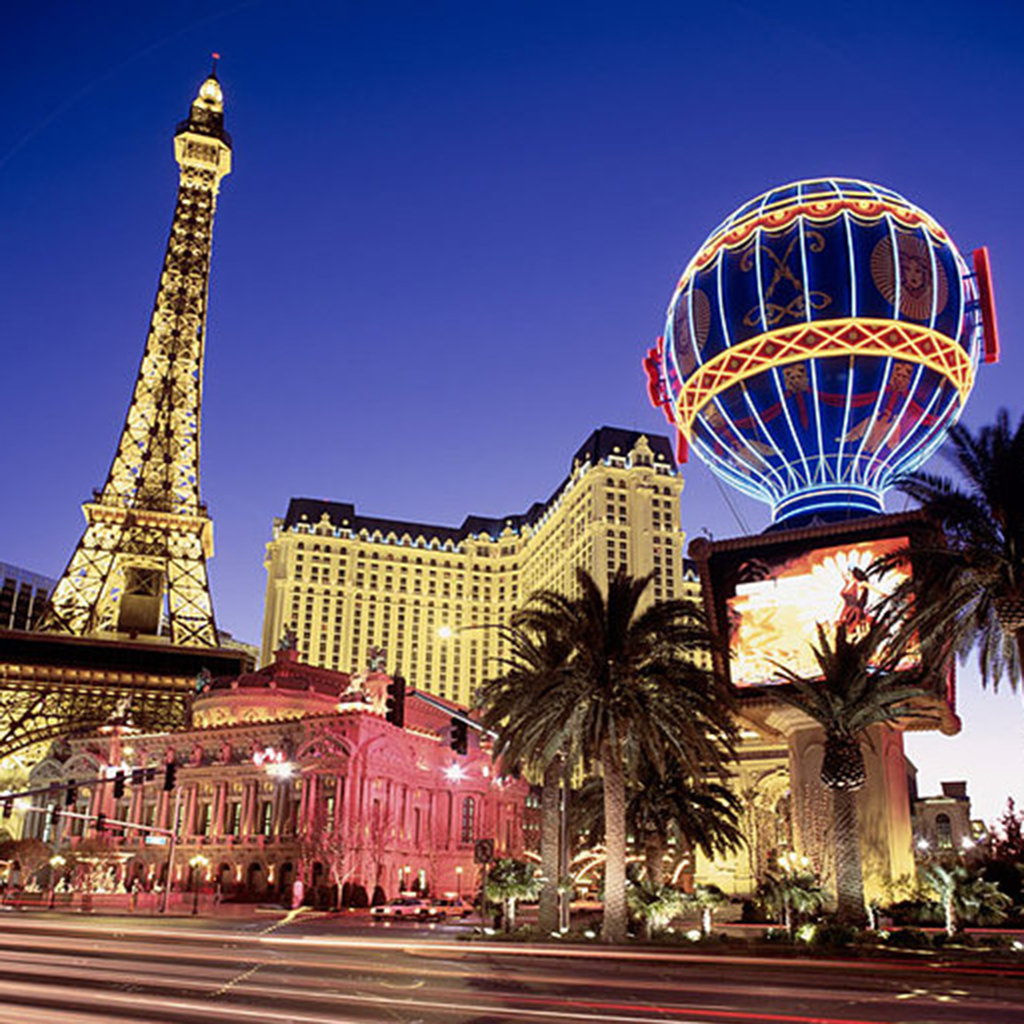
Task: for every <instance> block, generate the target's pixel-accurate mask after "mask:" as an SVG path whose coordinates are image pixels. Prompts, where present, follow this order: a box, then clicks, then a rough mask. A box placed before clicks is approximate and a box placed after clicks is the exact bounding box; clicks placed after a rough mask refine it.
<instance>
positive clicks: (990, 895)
mask: <svg viewBox="0 0 1024 1024" xmlns="http://www.w3.org/2000/svg"><path fill="white" fill-rule="evenodd" d="M922 877H923V880H924V882H925V884H927V885H928V886H929V887H931V889H933V890H934V892H935V894H936V896H938V898H939V903H940V904H941V906H942V913H943V917H944V918H945V927H946V934H947V935H950V936H952V935H955V934H956V932H957V930H958V929H959V928H960V927H961V926H962V923H963V924H966V923H975V924H1000V923H1002V922H1003V921H1005V920H1006V916H1007V911H1008V910H1009V908H1010V907H1011V906H1012V904H1013V900H1011V899H1010V897H1009V896H1007V895H1006V894H1005V893H1002V892H1000V891H999V886H997V885H996V884H995V883H994V882H988V881H986V880H985V879H984V878H982V877H981V876H980V875H978V874H976V873H974V872H971V871H968V870H967V868H965V867H964V866H963V865H962V864H957V865H954V866H951V867H950V866H947V865H944V864H940V863H937V862H936V863H934V864H929V865H928V867H926V868H925V869H924V871H923V873H922Z"/></svg>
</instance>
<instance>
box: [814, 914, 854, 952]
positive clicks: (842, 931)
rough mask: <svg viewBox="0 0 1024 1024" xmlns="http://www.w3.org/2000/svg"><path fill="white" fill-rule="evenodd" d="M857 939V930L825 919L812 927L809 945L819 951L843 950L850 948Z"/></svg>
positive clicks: (831, 919) (851, 926)
mask: <svg viewBox="0 0 1024 1024" xmlns="http://www.w3.org/2000/svg"><path fill="white" fill-rule="evenodd" d="M858 938H860V930H859V929H858V928H855V927H853V925H849V924H842V923H841V922H839V921H837V920H836V919H835V918H825V919H823V920H822V921H819V922H818V923H817V924H816V925H815V926H814V931H813V932H812V933H811V942H810V944H811V945H812V946H815V947H817V948H819V949H843V948H845V947H847V946H852V945H853V944H854V943H855V942H856V941H857V939H858Z"/></svg>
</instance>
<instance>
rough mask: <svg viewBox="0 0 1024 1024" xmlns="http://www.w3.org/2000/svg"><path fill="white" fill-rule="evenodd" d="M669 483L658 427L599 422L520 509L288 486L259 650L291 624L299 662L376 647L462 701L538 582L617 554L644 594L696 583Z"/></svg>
mask: <svg viewBox="0 0 1024 1024" xmlns="http://www.w3.org/2000/svg"><path fill="white" fill-rule="evenodd" d="M682 489H683V480H682V476H681V475H680V474H679V472H678V470H677V468H676V464H675V460H674V458H673V455H672V449H671V446H670V444H669V441H668V439H667V438H664V437H660V436H657V435H650V434H647V435H645V434H642V433H640V432H637V431H630V430H624V429H620V428H615V427H601V428H600V429H598V430H595V431H594V432H593V433H592V434H591V435H590V436H589V437H588V438H587V440H586V441H585V442H584V443H583V444H582V445H581V446H580V448H579V449H578V450H577V451H576V452H575V454H574V455H573V457H572V459H571V460H570V468H569V473H568V475H567V476H566V478H565V479H564V480H563V481H562V482H561V484H559V485H558V487H557V488H556V489H555V491H554V493H553V494H552V496H551V497H550V498H549V499H548V500H547V501H545V502H537V503H535V504H534V505H532V506H531V507H530V508H529V509H528V510H527V511H526V512H523V513H516V514H513V515H509V516H503V517H496V518H487V517H483V516H473V515H471V516H468V517H467V518H466V519H465V520H464V521H463V523H462V525H461V526H459V527H455V528H453V527H445V526H436V525H428V524H423V523H413V522H401V521H396V520H388V519H380V518H374V517H371V516H364V515H362V514H359V513H357V512H356V509H355V506H354V505H352V504H348V503H344V502H333V501H319V500H313V499H308V498H293V499H292V500H291V502H290V503H289V505H288V511H287V513H286V515H285V516H284V518H282V519H276V520H275V521H274V526H273V537H272V539H271V541H270V542H269V543H268V545H267V555H266V562H265V564H266V568H267V592H266V602H265V605H264V619H263V638H262V652H261V653H262V657H261V662H262V663H263V664H266V663H267V662H268V661H269V660H270V659H271V656H272V652H273V651H274V649H275V648H276V646H277V644H278V641H279V640H280V638H281V636H282V635H283V634H284V632H285V631H286V630H287V629H293V630H294V631H295V634H296V637H297V643H298V649H299V651H300V654H301V657H302V658H303V659H304V660H306V661H308V662H309V663H310V664H313V665H319V666H322V667H324V668H329V669H333V670H335V671H342V672H347V671H355V670H357V669H359V668H360V667H362V665H363V664H364V661H365V658H366V652H367V651H368V650H369V649H370V648H373V647H380V648H384V649H385V650H386V652H387V666H388V668H389V670H393V671H399V672H401V673H402V674H403V675H404V676H405V677H406V678H407V679H408V680H409V682H410V683H411V684H412V685H413V686H416V687H419V688H421V689H425V690H428V691H430V692H432V693H435V694H436V695H437V696H440V697H444V698H446V699H449V700H454V701H457V702H459V703H462V704H469V703H471V700H472V694H473V690H474V688H475V687H476V686H477V685H478V684H479V683H480V682H481V681H483V680H484V679H485V678H487V676H488V675H489V674H491V673H493V672H494V670H495V666H496V660H495V659H497V658H499V657H500V656H501V655H502V654H503V653H504V648H503V644H502V639H501V637H500V634H499V631H498V630H497V629H495V628H494V627H496V626H500V625H505V624H507V623H508V621H509V618H510V616H511V615H512V613H513V612H514V611H515V610H516V609H517V608H519V607H520V606H521V605H522V604H523V603H525V601H526V600H527V599H528V598H529V596H530V595H531V594H532V593H534V592H536V591H538V590H542V589H553V590H556V591H559V592H561V593H564V594H572V593H573V591H574V587H575V571H576V569H577V568H583V569H585V570H587V571H588V572H589V573H590V574H591V575H592V576H593V577H594V578H595V579H597V580H605V579H607V577H608V576H609V575H610V574H612V573H613V572H615V570H616V569H617V568H618V567H619V566H620V565H624V566H625V567H626V569H627V570H628V571H629V572H630V573H632V574H633V575H642V574H644V573H648V572H651V571H656V572H657V576H656V578H655V581H654V583H653V584H652V586H651V587H650V589H649V591H648V598H647V600H648V601H653V600H663V599H669V598H674V597H679V596H682V595H683V594H684V593H689V594H693V595H696V594H697V593H698V590H697V585H696V579H695V577H694V576H692V575H689V576H688V575H687V574H686V573H685V571H684V563H683V544H684V535H683V533H682V531H681V529H680V523H679V517H680V494H681V492H682Z"/></svg>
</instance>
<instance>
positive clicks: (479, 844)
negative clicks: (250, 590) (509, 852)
mask: <svg viewBox="0 0 1024 1024" xmlns="http://www.w3.org/2000/svg"><path fill="white" fill-rule="evenodd" d="M473 860H474V862H475V863H477V864H490V863H491V861H492V860H494V840H493V839H478V840H477V841H476V844H475V845H474V847H473Z"/></svg>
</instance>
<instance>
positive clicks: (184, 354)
mask: <svg viewBox="0 0 1024 1024" xmlns="http://www.w3.org/2000/svg"><path fill="white" fill-rule="evenodd" d="M215 61H216V58H215ZM174 156H175V159H176V161H177V163H178V166H179V168H180V183H179V186H178V198H177V204H176V206H175V209H174V219H173V222H172V224H171V233H170V238H169V240H168V243H167V251H166V254H165V256H164V262H163V269H162V271H161V274H160V282H159V286H158V288H157V294H156V301H155V302H154V305H153V315H152V318H151V320H150V325H149V334H148V336H147V339H146V347H145V351H144V353H143V356H142V364H141V366H140V368H139V373H138V378H137V380H136V382H135V388H134V391H133V394H132V399H131V403H130V405H129V407H128V415H127V416H126V418H125V424H124V429H123V431H122V433H121V440H120V442H119V444H118V446H117V451H116V452H115V454H114V460H113V464H112V465H111V467H110V472H109V474H108V476H107V481H106V483H105V484H104V486H103V488H102V489H101V490H98V491H96V492H94V496H93V500H92V501H88V502H86V503H85V504H84V505H83V511H84V513H85V521H86V527H85V532H84V533H83V534H82V538H81V540H80V541H79V542H78V546H77V547H76V548H75V551H74V554H73V555H72V556H71V560H70V561H69V563H68V566H67V568H66V569H65V570H64V573H63V575H62V576H61V578H60V580H59V581H58V583H57V585H56V587H55V588H54V590H53V593H52V595H51V598H50V602H49V605H48V608H47V610H46V611H45V612H44V614H43V616H42V618H41V620H40V622H39V623H38V625H37V627H36V631H35V632H33V633H31V634H28V633H17V632H15V631H0V758H3V757H4V756H5V755H7V754H10V753H12V752H14V751H17V750H20V749H23V748H25V747H27V746H31V745H34V744H38V743H40V742H42V741H45V740H52V739H55V738H58V737H60V736H64V735H67V734H68V733H70V732H80V731H83V730H88V729H91V728H96V727H98V726H101V725H103V724H105V723H106V722H108V721H110V720H111V719H112V718H114V717H116V716H118V715H120V717H121V719H122V720H123V719H126V718H128V717H130V718H131V721H132V723H133V724H135V725H137V726H139V727H142V728H145V729H147V730H154V729H166V728H174V727H177V726H180V725H183V724H184V723H185V716H186V715H187V706H188V695H189V693H190V692H191V691H192V689H193V687H194V685H195V684H194V681H195V678H196V676H197V674H199V673H200V672H202V671H203V670H204V669H205V670H206V671H211V670H213V671H216V672H218V673H223V674H228V673H234V672H238V671H241V670H243V669H244V668H245V667H246V665H245V661H246V658H245V655H243V654H241V653H240V652H239V651H237V650H233V649H223V648H220V647H219V646H218V638H217V628H216V623H215V620H214V614H213V602H212V600H211V597H210V584H209V578H208V575H207V567H206V562H207V559H208V558H210V557H211V556H212V554H213V522H212V520H211V519H210V517H209V515H208V513H207V510H206V506H205V505H203V503H202V501H201V500H200V497H199V428H200V413H201V405H202V380H203V349H204V345H205V340H206V308H207V293H208V288H209V276H210V255H211V249H212V244H213V217H214V211H215V209H216V204H217V194H218V192H219V189H220V182H221V179H222V178H223V177H224V176H225V175H227V174H228V173H230V171H231V137H230V136H229V135H228V133H227V132H226V131H225V130H224V96H223V92H222V91H221V87H220V83H219V81H218V80H217V74H216V62H215V63H214V69H213V71H211V73H210V75H209V77H208V78H207V79H206V80H205V81H204V82H203V83H202V85H201V86H200V88H199V93H198V95H197V96H196V98H195V100H194V101H193V103H192V107H191V110H190V112H189V116H188V117H187V118H186V119H185V120H184V121H182V122H181V123H180V124H179V125H178V127H177V131H176V132H175V135H174Z"/></svg>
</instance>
